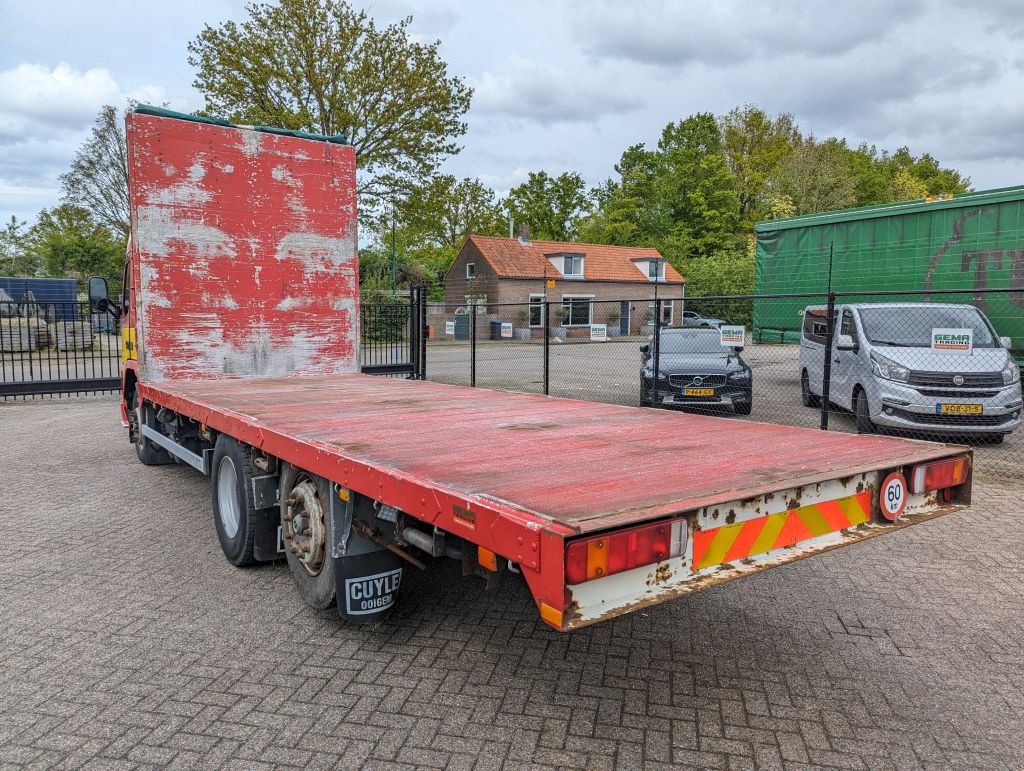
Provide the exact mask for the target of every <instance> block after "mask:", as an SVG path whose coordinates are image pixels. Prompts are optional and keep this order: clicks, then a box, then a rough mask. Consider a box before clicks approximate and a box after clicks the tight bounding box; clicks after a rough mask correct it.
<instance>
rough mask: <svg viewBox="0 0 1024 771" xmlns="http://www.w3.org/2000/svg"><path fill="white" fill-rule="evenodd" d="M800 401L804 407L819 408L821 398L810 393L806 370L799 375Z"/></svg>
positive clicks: (809, 379)
mask: <svg viewBox="0 0 1024 771" xmlns="http://www.w3.org/2000/svg"><path fill="white" fill-rule="evenodd" d="M800 401H802V402H803V404H804V407H820V406H821V398H820V397H817V396H815V395H814V394H812V393H811V378H810V377H809V376H808V374H807V370H804V371H803V372H801V373H800Z"/></svg>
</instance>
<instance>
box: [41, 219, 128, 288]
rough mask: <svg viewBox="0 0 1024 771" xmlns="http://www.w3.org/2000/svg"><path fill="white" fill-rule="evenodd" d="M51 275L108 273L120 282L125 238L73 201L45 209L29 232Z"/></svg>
mask: <svg viewBox="0 0 1024 771" xmlns="http://www.w3.org/2000/svg"><path fill="white" fill-rule="evenodd" d="M27 243H28V248H29V249H30V250H31V251H32V252H33V253H34V254H36V255H37V256H38V259H39V260H40V262H41V266H42V270H43V272H44V274H45V275H47V276H67V277H76V278H82V279H85V278H88V277H89V276H92V275H96V276H104V277H105V278H107V279H108V280H112V281H114V282H117V283H119V281H120V275H121V265H122V262H123V260H124V250H125V240H124V239H121V238H118V237H116V236H114V235H113V234H111V232H110V231H109V230H108V229H107V228H105V227H104V226H103V225H98V224H97V223H96V222H95V221H94V220H93V218H92V215H91V214H90V213H89V211H88V210H86V209H84V208H82V207H80V206H72V205H71V204H66V203H65V204H61V205H60V206H56V207H54V208H53V209H43V210H42V211H41V212H40V213H39V219H38V221H37V222H36V224H35V225H33V226H32V229H31V230H30V231H29V233H28V235H27Z"/></svg>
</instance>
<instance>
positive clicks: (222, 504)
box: [217, 455, 242, 538]
mask: <svg viewBox="0 0 1024 771" xmlns="http://www.w3.org/2000/svg"><path fill="white" fill-rule="evenodd" d="M236 482H237V476H236V474H235V464H234V462H233V461H232V460H231V458H229V457H228V456H227V455H225V456H224V457H223V458H221V459H220V465H218V466H217V514H218V515H219V516H220V524H221V526H222V527H223V528H224V534H225V535H226V536H227V537H228V538H234V537H235V536H236V535H237V534H238V525H239V523H240V522H241V520H242V516H241V507H240V506H239V505H238V485H237V484H236Z"/></svg>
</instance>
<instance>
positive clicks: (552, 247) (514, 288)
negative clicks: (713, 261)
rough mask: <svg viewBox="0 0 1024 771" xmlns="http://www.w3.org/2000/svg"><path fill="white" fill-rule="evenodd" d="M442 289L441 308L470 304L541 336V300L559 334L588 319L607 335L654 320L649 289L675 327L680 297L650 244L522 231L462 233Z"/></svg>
mask: <svg viewBox="0 0 1024 771" xmlns="http://www.w3.org/2000/svg"><path fill="white" fill-rule="evenodd" d="M551 281H553V282H554V286H550V285H549V284H550V282H551ZM655 284H657V286H655ZM444 287H445V305H446V306H447V307H448V308H449V309H451V308H452V307H453V306H469V305H471V304H473V303H475V304H476V305H477V312H478V313H481V314H486V315H487V316H489V317H491V318H492V319H493V318H501V319H507V320H508V321H510V322H513V323H514V324H515V326H516V327H518V328H520V329H523V328H525V327H529V329H530V330H531V332H532V336H534V337H536V336H542V330H543V327H544V303H545V301H547V302H551V303H553V305H552V306H551V307H552V319H551V326H552V327H564V328H565V329H566V333H567V336H569V337H582V336H585V335H589V333H590V329H589V328H590V325H591V324H607V326H608V331H609V334H610V335H613V336H615V335H636V334H640V328H641V327H642V326H643V325H644V324H647V323H649V322H651V321H652V320H653V318H654V310H653V309H654V303H653V298H654V297H655V296H656V295H657V297H658V298H659V299H661V300H662V301H663V302H662V321H663V322H664V323H665V324H666V325H670V326H679V325H680V324H681V319H682V311H683V308H682V305H683V298H684V296H685V280H684V279H683V277H682V276H681V275H679V273H678V272H677V271H676V269H675V268H673V267H672V266H671V265H669V264H668V262H667V261H666V260H665V258H664V257H662V256H661V254H660V253H659V252H658V250H657V249H651V248H644V247H634V246H607V245H603V244H581V243H566V242H560V241H531V240H529V238H526V237H523V236H520V237H519V238H494V237H490V236H477V235H470V236H469V237H468V238H467V239H466V243H465V244H464V245H463V247H462V249H461V250H460V251H459V254H458V256H456V258H455V260H454V261H453V262H452V264H451V267H449V268H448V272H447V273H446V274H445V279H444ZM512 303H515V304H517V305H516V306H511V305H509V304H512ZM484 308H486V310H484Z"/></svg>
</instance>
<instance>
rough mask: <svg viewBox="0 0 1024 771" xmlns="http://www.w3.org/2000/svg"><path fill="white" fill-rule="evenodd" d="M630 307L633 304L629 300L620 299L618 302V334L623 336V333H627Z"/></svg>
mask: <svg viewBox="0 0 1024 771" xmlns="http://www.w3.org/2000/svg"><path fill="white" fill-rule="evenodd" d="M632 307H633V306H632V304H631V303H630V302H629V300H622V301H621V302H619V334H620V335H623V336H625V335H628V334H629V312H630V309H631V308H632Z"/></svg>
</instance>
